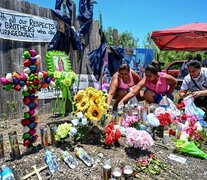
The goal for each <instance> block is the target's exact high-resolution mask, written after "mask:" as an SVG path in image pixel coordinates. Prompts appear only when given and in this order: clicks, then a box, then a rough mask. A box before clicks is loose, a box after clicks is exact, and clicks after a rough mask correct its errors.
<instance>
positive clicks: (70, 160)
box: [61, 151, 78, 169]
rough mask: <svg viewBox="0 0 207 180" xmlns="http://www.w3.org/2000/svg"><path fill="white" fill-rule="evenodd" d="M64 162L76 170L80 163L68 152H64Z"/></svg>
mask: <svg viewBox="0 0 207 180" xmlns="http://www.w3.org/2000/svg"><path fill="white" fill-rule="evenodd" d="M61 158H62V160H63V161H64V162H65V163H66V164H67V165H68V166H69V167H70V168H71V169H75V168H76V166H77V165H78V161H77V160H76V159H75V158H74V157H73V156H71V155H70V154H69V153H68V152H67V151H62V157H61Z"/></svg>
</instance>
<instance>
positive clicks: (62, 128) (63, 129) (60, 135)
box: [55, 123, 72, 141]
mask: <svg viewBox="0 0 207 180" xmlns="http://www.w3.org/2000/svg"><path fill="white" fill-rule="evenodd" d="M71 127H72V125H71V124H68V123H64V124H61V125H59V126H58V128H57V131H56V133H55V139H56V140H57V141H59V140H61V139H64V138H66V137H67V136H68V133H69V132H70V129H71Z"/></svg>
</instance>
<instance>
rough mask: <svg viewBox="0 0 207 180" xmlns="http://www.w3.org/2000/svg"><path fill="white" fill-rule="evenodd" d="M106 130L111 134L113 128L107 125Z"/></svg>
mask: <svg viewBox="0 0 207 180" xmlns="http://www.w3.org/2000/svg"><path fill="white" fill-rule="evenodd" d="M105 132H106V134H110V133H111V128H110V127H108V126H107V127H106V129H105Z"/></svg>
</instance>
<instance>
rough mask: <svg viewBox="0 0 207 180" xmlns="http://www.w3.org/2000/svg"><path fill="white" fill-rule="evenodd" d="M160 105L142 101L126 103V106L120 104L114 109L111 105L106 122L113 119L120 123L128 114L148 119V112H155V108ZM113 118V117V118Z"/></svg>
mask: <svg viewBox="0 0 207 180" xmlns="http://www.w3.org/2000/svg"><path fill="white" fill-rule="evenodd" d="M157 107H158V105H157V104H145V103H142V102H139V103H138V104H137V103H133V104H125V105H124V106H118V107H117V110H116V111H114V110H113V106H110V107H109V112H108V115H109V117H110V118H109V119H108V120H106V122H105V124H107V123H108V122H110V121H111V120H114V121H115V124H118V125H120V123H121V120H122V119H123V118H126V116H137V117H138V119H139V120H140V121H146V119H147V114H149V113H154V111H155V109H156V108H157ZM111 118H112V119H111Z"/></svg>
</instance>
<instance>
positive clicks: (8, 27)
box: [0, 8, 57, 42]
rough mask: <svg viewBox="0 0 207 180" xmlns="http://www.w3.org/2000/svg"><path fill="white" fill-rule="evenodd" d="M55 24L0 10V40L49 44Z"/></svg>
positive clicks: (55, 28) (50, 21) (30, 16)
mask: <svg viewBox="0 0 207 180" xmlns="http://www.w3.org/2000/svg"><path fill="white" fill-rule="evenodd" d="M56 31H57V22H56V21H54V20H51V19H48V18H41V17H39V16H32V15H28V14H23V13H19V12H16V11H12V10H7V9H3V8H0V38H3V39H10V40H15V41H29V42H50V41H51V40H52V38H53V37H54V35H55V33H56Z"/></svg>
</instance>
